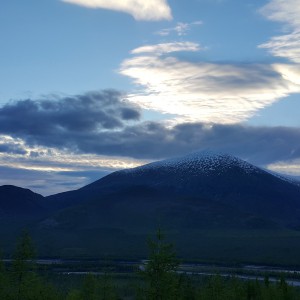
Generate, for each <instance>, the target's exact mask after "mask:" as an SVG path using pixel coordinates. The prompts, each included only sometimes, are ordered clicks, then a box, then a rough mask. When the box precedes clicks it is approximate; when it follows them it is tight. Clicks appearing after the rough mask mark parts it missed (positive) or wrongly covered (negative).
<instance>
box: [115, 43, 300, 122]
mask: <svg viewBox="0 0 300 300" xmlns="http://www.w3.org/2000/svg"><path fill="white" fill-rule="evenodd" d="M197 49H200V46H199V45H198V46H197V44H195V43H187V42H185V43H166V44H157V45H148V46H143V47H139V48H137V49H134V50H133V51H132V54H135V56H133V57H131V58H129V59H127V60H125V61H123V63H122V65H121V68H120V73H121V74H123V75H125V76H127V77H129V78H131V79H132V80H133V81H134V83H135V84H136V85H137V87H138V90H137V91H136V92H135V93H132V94H131V95H130V97H129V100H130V101H131V102H133V103H136V104H138V105H139V106H141V107H143V108H144V109H151V110H156V111H159V112H161V113H169V114H173V115H177V116H178V117H177V122H182V121H183V120H184V121H193V122H196V121H198V122H214V123H224V124H226V123H237V122H241V121H244V120H247V119H248V118H250V117H251V116H253V115H254V114H255V113H256V112H257V111H258V110H260V109H262V108H264V107H266V106H268V105H271V104H273V103H274V102H275V101H277V100H279V99H280V98H283V97H286V96H288V95H290V94H291V93H297V92H300V85H299V78H300V71H299V69H293V66H292V65H288V64H254V63H252V64H233V63H207V62H201V61H199V62H195V61H193V62H190V61H184V60H182V59H179V58H177V57H175V56H174V55H173V54H172V53H171V52H174V51H180V50H182V51H183V50H186V51H197ZM144 53H147V55H145V54H144ZM140 54H144V55H140ZM292 69H293V70H292ZM291 70H292V71H291Z"/></svg>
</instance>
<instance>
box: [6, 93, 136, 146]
mask: <svg viewBox="0 0 300 300" xmlns="http://www.w3.org/2000/svg"><path fill="white" fill-rule="evenodd" d="M139 117H140V112H139V110H138V109H137V108H136V107H134V106H133V105H131V104H129V103H128V102H125V101H123V100H122V94H120V93H119V92H117V91H112V90H107V91H102V92H91V93H87V94H84V95H79V96H74V97H65V98H62V99H59V100H42V101H33V100H21V101H16V102H13V103H9V104H6V105H4V106H3V107H2V108H1V109H0V127H1V132H2V133H9V134H13V135H15V136H22V137H24V136H26V137H27V138H29V137H32V138H33V140H34V139H35V138H36V137H40V138H42V137H43V136H48V135H50V136H55V135H58V136H59V135H67V134H71V135H72V134H77V133H80V134H83V133H86V132H97V131H98V130H99V129H116V128H122V127H123V126H124V123H125V122H126V121H131V120H138V119H139Z"/></svg>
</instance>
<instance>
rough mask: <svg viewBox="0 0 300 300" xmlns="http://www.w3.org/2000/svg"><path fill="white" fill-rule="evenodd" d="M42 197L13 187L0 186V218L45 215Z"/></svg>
mask: <svg viewBox="0 0 300 300" xmlns="http://www.w3.org/2000/svg"><path fill="white" fill-rule="evenodd" d="M44 202H45V201H44V197H43V196H42V195H39V194H36V193H34V192H32V191H31V190H29V189H23V188H20V187H16V186H13V185H3V186H0V217H1V218H11V217H13V216H15V217H19V218H20V217H25V218H26V217H28V218H31V217H32V216H38V215H42V214H44V213H45V207H44Z"/></svg>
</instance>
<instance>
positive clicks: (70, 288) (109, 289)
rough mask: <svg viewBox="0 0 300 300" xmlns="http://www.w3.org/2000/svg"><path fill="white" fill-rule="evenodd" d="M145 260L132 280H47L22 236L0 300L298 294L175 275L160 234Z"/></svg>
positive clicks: (172, 256) (1, 268) (1, 280)
mask: <svg viewBox="0 0 300 300" xmlns="http://www.w3.org/2000/svg"><path fill="white" fill-rule="evenodd" d="M148 247H149V256H148V258H147V260H145V263H144V264H143V265H140V266H139V267H138V268H136V270H134V272H133V274H127V275H124V276H123V279H122V280H120V277H117V276H115V274H114V273H113V272H110V271H109V269H104V270H103V272H101V273H97V274H96V273H93V272H86V273H85V274H82V275H81V276H79V275H76V276H74V277H72V276H71V277H70V275H68V274H56V273H55V272H53V273H51V274H49V272H45V271H44V270H43V269H41V268H40V267H39V266H38V265H37V263H36V259H35V257H37V256H36V253H35V248H34V245H33V242H32V239H31V237H30V235H29V234H28V233H27V232H26V231H24V232H23V234H22V236H21V237H20V238H19V240H18V242H17V246H16V249H15V252H14V254H13V255H12V259H11V260H5V259H3V260H2V261H1V265H0V299H1V300H38V299H41V300H119V299H124V300H129V299H132V300H133V299H135V300H227V299H228V300H231V299H236V300H243V299H245V300H260V299H261V300H265V299H266V300H267V299H268V300H277V299H278V300H282V299H283V300H293V299H300V289H299V288H297V287H293V286H290V285H288V284H287V282H286V280H285V278H284V277H283V276H281V278H280V279H279V280H278V281H276V282H275V283H274V282H271V281H270V280H269V278H268V276H266V277H265V278H264V280H263V281H259V280H258V279H256V280H241V279H238V278H237V277H235V276H234V275H232V276H230V277H229V276H228V277H222V276H221V275H220V274H219V275H218V274H214V275H211V276H194V275H191V274H186V273H184V272H180V271H179V265H180V260H179V259H178V258H177V255H176V252H175V249H174V246H173V245H172V244H171V243H168V242H167V240H166V238H165V236H164V234H163V233H162V231H161V230H157V232H156V235H155V238H152V239H149V241H148Z"/></svg>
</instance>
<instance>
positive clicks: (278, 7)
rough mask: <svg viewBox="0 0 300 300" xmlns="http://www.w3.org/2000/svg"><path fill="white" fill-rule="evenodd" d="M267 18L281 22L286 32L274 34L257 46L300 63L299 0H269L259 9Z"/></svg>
mask: <svg viewBox="0 0 300 300" xmlns="http://www.w3.org/2000/svg"><path fill="white" fill-rule="evenodd" d="M260 12H261V13H262V14H263V15H264V16H265V17H266V18H268V19H269V20H271V21H276V22H282V23H283V24H284V26H285V27H284V29H285V31H290V33H288V34H284V35H280V36H275V37H272V38H271V39H270V41H268V42H266V43H264V44H262V45H260V46H259V48H265V49H268V50H269V51H270V53H271V54H272V55H274V56H278V57H284V58H287V59H288V60H290V61H292V62H295V63H300V19H299V15H300V0H284V1H283V0H271V1H270V2H269V3H268V4H267V5H265V6H264V7H262V8H261V9H260Z"/></svg>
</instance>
